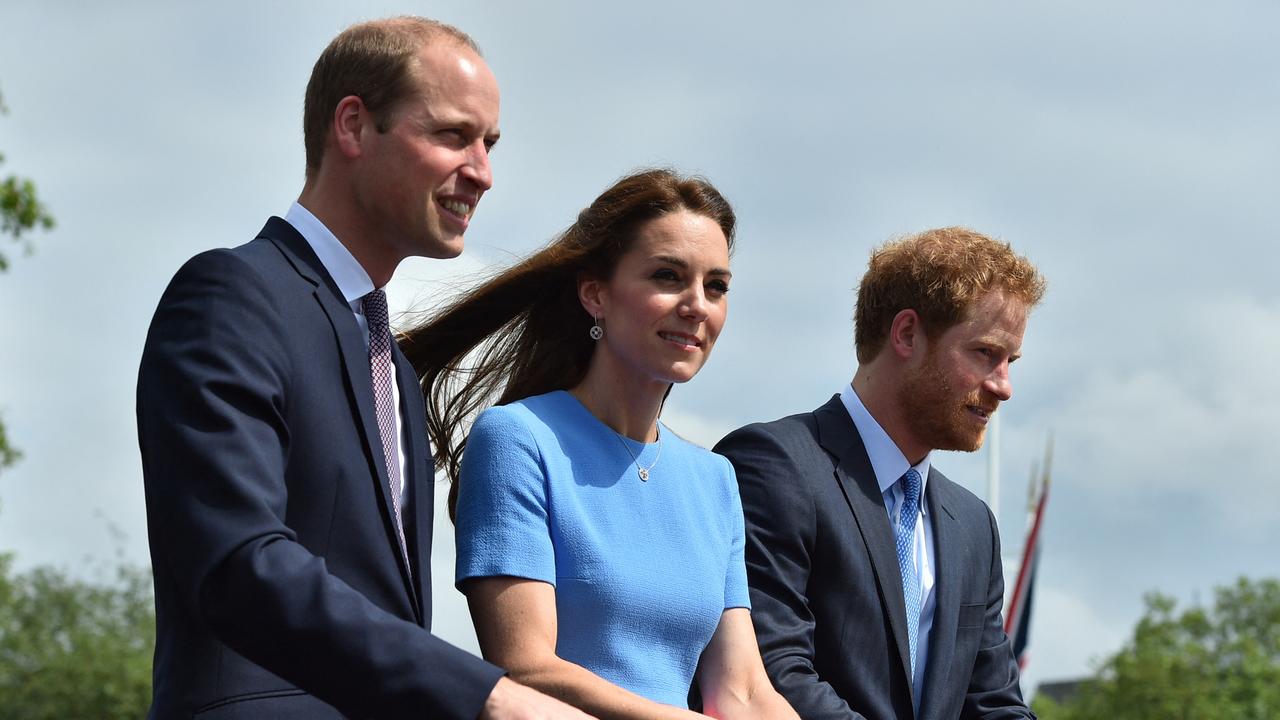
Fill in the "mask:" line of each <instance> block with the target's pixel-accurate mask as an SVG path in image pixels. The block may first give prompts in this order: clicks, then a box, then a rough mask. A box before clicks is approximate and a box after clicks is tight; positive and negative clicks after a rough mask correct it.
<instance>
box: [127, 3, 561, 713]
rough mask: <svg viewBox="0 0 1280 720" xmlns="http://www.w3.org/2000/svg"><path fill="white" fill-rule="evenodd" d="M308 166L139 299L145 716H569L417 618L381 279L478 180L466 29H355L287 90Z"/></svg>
mask: <svg viewBox="0 0 1280 720" xmlns="http://www.w3.org/2000/svg"><path fill="white" fill-rule="evenodd" d="M303 125H304V132H305V141H306V153H307V174H306V183H305V185H304V187H303V189H302V193H301V195H300V196H299V198H298V201H297V202H296V203H294V204H293V206H292V207H290V208H289V210H288V212H287V213H286V214H285V216H284V218H278V217H273V218H271V219H270V220H268V221H267V224H266V226H265V227H264V228H263V229H262V231H261V232H259V233H258V236H257V238H256V239H254V240H253V241H252V242H249V243H247V244H245V245H242V246H240V247H237V248H234V249H231V250H215V251H211V252H207V253H203V254H201V255H198V256H197V257H195V258H194V259H192V260H191V261H189V262H188V263H187V264H186V265H184V266H183V268H182V269H181V270H179V272H178V274H177V275H176V276H175V277H174V279H173V281H172V283H171V284H170V285H169V287H168V289H167V290H166V291H165V294H164V296H163V298H162V299H161V300H160V306H159V308H158V309H157V311H156V315H155V318H154V319H153V321H152V324H151V330H150V332H149V334H148V336H147V343H146V348H145V350H144V353H143V358H142V366H141V370H140V374H139V380H138V433H139V443H140V446H141V450H142V460H143V474H144V480H145V486H146V498H147V520H148V529H149V533H150V543H151V556H152V563H153V566H154V571H155V591H156V624H157V641H156V655H155V666H154V700H153V704H152V707H151V716H152V717H157V718H170V717H193V716H199V717H201V718H220V719H221V718H266V717H270V718H309V719H314V718H339V717H344V716H350V717H378V718H410V717H412V718H428V717H431V718H437V717H438V718H457V719H458V720H464V719H465V720H471V719H472V718H476V717H486V718H489V717H491V718H516V717H528V718H534V717H539V718H540V717H565V718H582V717H585V716H584V715H582V714H581V713H578V712H577V711H576V710H573V709H571V708H569V707H568V706H565V705H562V704H561V703H559V702H557V701H554V700H551V699H550V698H547V697H545V696H543V695H540V694H538V693H536V692H534V691H532V690H529V689H528V688H524V687H522V686H519V685H517V684H515V683H513V682H511V681H510V680H507V679H505V678H504V677H503V671H502V670H501V669H500V668H497V667H494V666H493V665H490V664H488V663H486V662H484V661H483V660H480V659H479V658H476V657H474V656H472V655H469V654H467V653H465V652H463V651H461V650H459V649H457V648H454V647H452V646H450V645H448V644H447V643H445V642H444V641H442V640H440V639H438V638H436V637H435V636H433V635H432V634H431V633H430V622H431V584H430V572H431V566H430V550H431V521H432V516H433V512H432V506H433V499H434V496H433V492H432V480H433V472H432V465H433V463H432V459H431V453H430V449H429V448H428V446H427V444H426V441H425V438H426V415H425V411H424V408H423V402H422V396H421V393H420V392H419V390H418V387H417V382H416V378H415V376H414V373H413V370H412V368H410V367H409V365H408V363H407V362H406V361H405V359H404V357H403V355H401V353H400V351H399V349H398V348H397V347H396V344H395V341H394V340H393V339H392V337H391V335H390V333H389V328H388V324H387V306H386V296H385V294H384V292H383V289H382V288H383V287H384V286H385V285H386V284H387V281H388V280H390V279H391V275H392V273H393V272H394V271H395V269H396V266H397V265H398V264H399V263H400V261H401V260H403V259H404V258H406V257H410V256H425V257H432V258H448V257H454V256H456V255H457V254H458V253H460V252H461V251H462V244H463V233H464V232H465V231H466V229H467V225H468V224H469V223H470V221H471V216H472V214H473V213H474V212H475V209H476V205H477V203H479V201H480V198H481V196H482V195H483V194H484V192H485V191H486V190H488V189H489V187H490V185H491V184H492V182H493V178H492V175H491V173H490V167H489V158H488V154H489V151H490V149H491V148H492V147H493V145H494V143H495V142H497V140H498V86H497V83H496V81H495V80H494V77H493V74H492V73H491V72H490V70H489V68H488V66H487V65H486V64H485V62H484V60H483V59H481V57H480V54H479V51H478V50H477V48H476V46H475V44H474V43H473V42H472V41H471V39H470V38H469V37H467V36H466V35H465V34H463V33H462V32H460V31H459V30H457V29H455V28H452V27H449V26H447V25H444V24H441V23H438V22H434V21H431V20H426V19H422V18H396V19H392V20H383V21H376V22H371V23H364V24H361V25H356V26H354V27H351V28H349V29H347V30H346V31H344V32H343V33H342V34H340V35H339V36H338V37H337V38H336V39H334V41H333V42H332V43H330V45H329V46H328V48H326V49H325V51H324V53H323V54H322V55H321V57H320V59H319V61H317V63H316V65H315V69H314V70H313V72H312V76H311V80H310V82H309V83H308V85H307V92H306V102H305V108H304V120H303Z"/></svg>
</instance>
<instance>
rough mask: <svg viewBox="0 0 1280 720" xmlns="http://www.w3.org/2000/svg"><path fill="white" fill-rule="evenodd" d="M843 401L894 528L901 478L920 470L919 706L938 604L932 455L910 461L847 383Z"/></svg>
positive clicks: (915, 541) (914, 554)
mask: <svg viewBox="0 0 1280 720" xmlns="http://www.w3.org/2000/svg"><path fill="white" fill-rule="evenodd" d="M840 400H841V402H843V403H844V407H845V410H847V411H848V412H849V417H850V418H852V419H853V424H854V426H855V427H856V428H858V435H860V436H862V444H863V446H864V447H866V449H867V457H868V458H870V460H871V469H872V471H874V472H875V474H876V482H877V483H878V484H879V485H880V494H881V496H882V497H884V507H885V510H887V511H888V512H889V523H890V524H891V525H892V526H893V527H894V529H895V531H896V529H897V527H898V522H899V520H900V518H901V517H902V514H901V513H900V512H899V509H900V508H901V506H902V502H903V495H904V493H903V492H902V484H901V483H899V482H898V480H899V479H900V478H901V477H902V476H903V475H904V474H905V473H906V472H907V470H908V469H909V468H911V467H915V469H916V472H918V473H920V512H918V513H916V528H915V533H914V534H913V538H912V542H911V547H912V550H911V561H912V562H913V563H914V564H915V568H916V573H917V574H918V575H919V576H920V631H919V634H918V635H917V636H916V638H917V642H916V670H915V677H913V678H912V679H911V694H912V696H913V697H914V699H915V704H916V707H917V708H919V707H920V690H921V688H922V687H923V686H924V671H925V667H926V666H927V665H928V661H929V633H930V632H931V631H932V630H933V610H934V607H935V606H936V605H937V598H936V597H935V596H934V592H933V585H934V570H935V568H934V564H933V558H934V548H933V527H932V523H930V522H926V518H927V517H928V512H929V503H927V502H925V487H927V486H928V483H929V455H925V456H924V459H923V460H921V461H920V462H919V463H917V464H916V465H914V466H912V464H911V463H910V462H909V461H908V460H907V457H906V456H905V455H903V454H902V451H901V450H899V449H898V446H897V445H896V444H895V443H894V442H893V440H892V439H890V437H889V434H888V433H886V432H885V431H884V428H882V427H880V423H878V422H876V419H875V418H874V417H872V416H871V413H870V412H868V411H867V407H866V406H865V405H863V404H862V399H861V398H859V397H858V393H857V392H856V391H854V389H853V385H845V386H844V388H843V389H842V390H841V391H840Z"/></svg>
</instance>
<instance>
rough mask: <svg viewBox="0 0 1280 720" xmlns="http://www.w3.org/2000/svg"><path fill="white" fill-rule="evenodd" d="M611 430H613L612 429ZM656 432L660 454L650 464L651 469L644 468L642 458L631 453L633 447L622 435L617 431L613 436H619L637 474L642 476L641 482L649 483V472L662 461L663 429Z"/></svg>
mask: <svg viewBox="0 0 1280 720" xmlns="http://www.w3.org/2000/svg"><path fill="white" fill-rule="evenodd" d="M610 429H611V430H612V428H610ZM654 432H655V433H657V440H656V441H655V442H657V443H658V454H657V455H656V456H655V457H654V458H653V462H651V463H649V467H644V466H642V465H641V464H640V458H638V457H636V454H635V453H634V452H631V446H630V445H628V444H627V441H626V439H624V438H623V437H622V433H620V432H618V431H617V430H614V431H613V434H614V435H617V436H618V442H620V443H622V447H623V448H624V449H625V450H626V451H627V454H628V455H630V456H631V462H632V463H634V464H635V466H636V474H637V475H639V476H640V482H649V471H650V470H652V469H653V466H655V465H657V464H658V461H659V460H661V459H662V427H661V426H657V427H655V428H654Z"/></svg>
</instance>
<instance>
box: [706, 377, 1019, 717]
mask: <svg viewBox="0 0 1280 720" xmlns="http://www.w3.org/2000/svg"><path fill="white" fill-rule="evenodd" d="M715 451H716V452H718V453H721V454H723V455H725V456H726V457H728V458H729V460H730V462H732V463H733V466H734V469H735V470H736V471H737V475H738V483H739V487H740V489H741V494H742V507H743V511H744V513H745V515H746V528H747V547H746V560H747V580H748V582H749V584H750V586H751V606H752V613H751V614H752V619H753V620H754V621H755V626H756V635H757V638H758V640H759V643H760V652H761V655H762V657H763V658H764V662H765V667H766V668H767V669H768V671H769V677H770V678H771V679H772V680H773V683H774V686H775V687H777V688H778V690H779V692H781V693H782V694H783V696H785V697H786V698H787V700H788V701H789V702H790V703H791V705H792V707H794V708H795V709H796V712H798V713H799V714H800V717H802V718H805V720H819V719H822V718H832V719H835V718H840V719H842V720H848V719H851V718H866V719H868V720H907V719H908V718H924V719H925V720H944V719H945V720H955V719H956V718H964V719H966V720H968V719H970V718H986V719H988V720H995V719H997V718H1033V717H1035V716H1034V715H1032V714H1031V711H1030V710H1028V709H1027V707H1026V704H1025V703H1024V702H1023V700H1022V695H1021V691H1020V690H1019V688H1018V667H1017V663H1016V662H1015V661H1014V658H1013V653H1012V651H1011V650H1010V647H1009V641H1008V639H1007V638H1006V637H1005V634H1004V630H1003V627H1002V624H1001V619H1000V610H1001V604H1002V601H1003V595H1004V583H1003V578H1002V571H1001V566H1000V540H999V536H998V535H997V533H996V525H995V521H994V519H993V518H992V517H991V513H990V511H989V510H988V509H987V507H986V505H985V504H983V502H982V501H981V500H979V499H978V498H976V497H974V495H973V494H972V493H970V492H968V491H967V490H965V489H964V488H961V487H960V486H958V485H956V484H955V483H953V482H951V481H950V480H948V479H947V478H946V477H944V476H943V475H942V473H940V472H938V471H937V470H930V473H929V482H928V483H927V488H926V491H925V498H926V501H927V502H928V503H929V505H928V509H929V518H930V521H931V522H932V523H933V538H934V546H935V551H936V559H935V565H936V567H937V573H936V584H935V586H934V592H935V593H936V596H935V599H936V609H935V611H934V619H933V631H932V634H931V636H930V639H929V642H930V645H929V665H928V667H927V668H926V669H925V686H924V688H923V692H922V693H921V696H922V697H921V705H922V707H920V708H915V707H913V701H912V693H911V670H910V667H911V666H910V662H909V660H908V655H907V652H908V651H907V630H906V609H905V607H906V606H905V602H904V601H903V595H902V579H901V574H900V571H899V570H898V559H897V552H896V548H895V545H894V536H893V530H892V528H891V527H890V524H889V515H888V513H887V512H886V511H885V506H884V499H883V497H882V495H881V492H880V486H879V484H878V483H877V482H876V477H875V473H874V471H873V470H872V469H871V461H870V460H869V459H868V457H867V452H866V449H865V448H864V447H863V444H862V439H861V438H860V437H859V435H858V432H857V429H856V426H855V425H854V424H853V420H852V419H851V418H850V417H849V413H848V411H847V410H846V409H845V407H844V405H843V403H841V402H840V396H839V395H836V396H834V397H832V399H831V400H830V401H828V402H827V403H826V404H825V405H823V406H822V407H820V408H818V409H817V410H815V411H814V412H811V413H803V414H800V415H793V416H791V417H787V418H783V419H781V420H776V421H774V422H770V423H760V424H755V425H748V426H746V427H744V428H741V429H739V430H736V431H734V432H733V433H730V434H729V435H728V436H727V437H725V438H724V439H723V440H721V441H720V443H719V444H718V445H716V447H715Z"/></svg>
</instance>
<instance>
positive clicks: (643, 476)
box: [637, 468, 649, 482]
mask: <svg viewBox="0 0 1280 720" xmlns="http://www.w3.org/2000/svg"><path fill="white" fill-rule="evenodd" d="M637 472H638V473H639V474H640V481H641V482H649V471H648V469H646V468H637Z"/></svg>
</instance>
